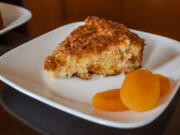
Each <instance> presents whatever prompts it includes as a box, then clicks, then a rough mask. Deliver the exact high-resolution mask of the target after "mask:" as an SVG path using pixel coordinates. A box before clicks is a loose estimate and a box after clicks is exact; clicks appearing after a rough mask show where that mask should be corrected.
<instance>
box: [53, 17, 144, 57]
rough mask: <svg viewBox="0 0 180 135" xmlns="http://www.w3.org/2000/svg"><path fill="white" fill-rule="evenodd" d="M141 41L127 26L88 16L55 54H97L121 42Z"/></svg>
mask: <svg viewBox="0 0 180 135" xmlns="http://www.w3.org/2000/svg"><path fill="white" fill-rule="evenodd" d="M127 40H129V41H130V42H141V43H143V42H144V41H143V40H142V39H140V38H139V37H138V36H137V35H136V34H134V33H132V32H130V31H129V30H128V28H127V27H126V26H124V25H123V24H119V23H116V22H112V21H107V20H105V19H102V18H98V17H94V16H93V17H88V18H86V19H85V25H82V26H80V27H78V28H77V29H75V30H74V31H73V32H71V33H70V35H69V36H68V37H67V38H66V39H65V40H64V41H63V42H62V43H60V44H59V45H58V47H57V49H56V51H55V54H58V53H60V52H62V53H66V54H70V55H81V54H82V53H92V54H97V53H101V52H102V51H104V50H106V49H108V48H109V47H110V46H112V45H113V46H114V45H117V44H119V43H120V42H125V41H127Z"/></svg>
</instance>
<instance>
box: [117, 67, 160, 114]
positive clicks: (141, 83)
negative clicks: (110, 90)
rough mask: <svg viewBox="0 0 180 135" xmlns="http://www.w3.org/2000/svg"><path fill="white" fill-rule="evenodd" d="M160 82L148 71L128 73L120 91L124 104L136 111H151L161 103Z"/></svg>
mask: <svg viewBox="0 0 180 135" xmlns="http://www.w3.org/2000/svg"><path fill="white" fill-rule="evenodd" d="M159 96H160V81H159V79H158V77H157V76H155V75H153V74H152V72H151V71H148V70H134V71H132V72H130V73H128V74H127V75H126V77H125V79H124V81H123V84H122V88H121V90H120V98H121V101H122V102H123V104H124V105H125V106H126V107H127V108H129V109H131V110H135V111H146V110H150V109H152V108H153V107H155V105H156V104H157V103H158V101H159Z"/></svg>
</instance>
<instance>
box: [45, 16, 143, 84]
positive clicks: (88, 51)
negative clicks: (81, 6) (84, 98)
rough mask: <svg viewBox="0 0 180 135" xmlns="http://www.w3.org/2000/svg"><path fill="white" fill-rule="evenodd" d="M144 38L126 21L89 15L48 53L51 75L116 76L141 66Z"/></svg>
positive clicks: (47, 69) (47, 67) (48, 69)
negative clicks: (51, 52) (124, 23)
mask: <svg viewBox="0 0 180 135" xmlns="http://www.w3.org/2000/svg"><path fill="white" fill-rule="evenodd" d="M143 49H144V40H143V39H141V38H140V37H139V36H138V35H137V34H135V33H133V32H131V31H130V30H129V29H128V28H127V27H126V26H124V25H123V24H119V23H116V22H112V21H109V20H105V19H103V18H98V17H94V16H93V17H87V18H86V19H85V24H84V25H82V26H79V27H78V28H76V29H75V30H74V31H72V32H71V33H70V35H69V36H68V37H66V39H65V40H64V41H63V42H61V43H60V44H59V45H58V46H57V48H56V49H55V50H54V52H53V54H52V55H50V56H48V57H47V58H46V60H45V62H44V70H45V71H47V73H48V75H49V77H55V78H56V77H71V76H73V75H75V76H77V77H79V78H81V79H83V80H89V79H91V74H98V75H101V76H112V75H117V74H121V73H127V72H130V71H132V70H134V69H137V68H140V67H141V61H142V54H143Z"/></svg>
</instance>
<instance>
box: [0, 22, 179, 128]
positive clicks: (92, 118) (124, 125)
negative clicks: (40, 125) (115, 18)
mask: <svg viewBox="0 0 180 135" xmlns="http://www.w3.org/2000/svg"><path fill="white" fill-rule="evenodd" d="M76 23H77V24H78V23H82V22H74V23H70V24H66V25H63V26H68V25H72V24H76ZM63 26H61V27H63ZM61 27H59V28H57V29H54V30H52V31H50V32H48V33H45V34H43V35H41V36H39V37H37V38H35V39H32V40H30V41H28V42H26V43H24V44H22V45H20V46H18V47H16V48H15V49H12V50H10V51H8V52H7V53H5V54H3V55H2V56H1V57H0V60H2V59H3V58H4V57H6V56H7V57H8V55H9V54H10V53H12V52H13V51H16V50H18V49H19V48H21V47H24V46H25V45H26V44H28V43H29V42H32V41H34V40H36V39H38V38H42V37H44V36H45V35H48V34H49V33H51V32H55V31H56V30H59V29H60V28H61ZM133 31H135V32H141V33H145V34H151V33H147V32H142V31H137V30H133ZM153 35H155V36H160V35H156V34H153ZM160 37H163V36H160ZM163 38H167V37H163ZM167 39H169V40H172V41H176V40H174V39H170V38H167ZM176 42H177V43H178V41H176ZM0 80H2V81H3V82H5V83H6V84H8V85H9V86H11V87H13V88H15V89H16V90H18V91H19V92H21V93H23V94H25V95H28V96H30V97H32V98H34V99H36V100H38V101H40V102H42V103H45V104H47V105H50V106H52V107H54V108H56V109H58V110H61V111H64V112H66V113H69V114H71V115H74V116H77V117H79V118H82V119H85V120H88V121H91V122H94V123H98V124H101V125H105V126H109V127H114V128H122V129H132V128H138V127H142V126H145V125H147V124H149V123H151V122H152V121H154V120H155V119H157V118H158V117H159V116H160V115H161V113H162V112H164V110H165V109H166V108H167V106H168V104H169V103H170V102H168V103H166V104H165V107H164V109H163V111H162V112H161V113H159V114H158V115H157V116H156V117H154V118H153V119H151V120H149V121H146V122H142V121H140V122H136V126H135V125H134V123H120V122H116V121H113V120H106V119H103V118H99V117H96V116H91V115H89V114H85V113H83V112H80V111H77V110H75V109H72V108H71V107H67V106H64V105H62V104H58V103H56V102H54V101H51V100H50V99H47V98H45V97H42V96H40V95H38V94H35V93H33V92H31V91H29V90H28V89H25V88H23V87H21V86H19V85H17V84H15V83H14V82H12V81H10V80H8V79H7V78H6V77H4V76H3V75H2V74H1V73H0ZM179 84H180V80H178V82H177V85H176V87H175V88H174V89H175V90H174V93H173V94H172V95H171V97H170V99H169V100H170V101H171V100H172V98H173V97H174V95H175V94H176V93H177V90H178V88H179Z"/></svg>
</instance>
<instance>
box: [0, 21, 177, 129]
mask: <svg viewBox="0 0 180 135" xmlns="http://www.w3.org/2000/svg"><path fill="white" fill-rule="evenodd" d="M81 24H82V22H77V23H72V24H68V25H65V26H63V27H60V28H58V29H56V30H53V31H51V32H49V33H47V34H44V35H42V36H40V37H38V38H36V39H34V40H31V41H29V42H27V43H25V44H23V45H21V46H19V47H17V48H15V49H13V50H11V51H9V52H8V53H6V54H4V55H3V56H1V57H0V80H2V81H3V82H5V83H7V84H8V85H10V86H11V87H14V88H15V89H17V90H18V91H20V92H22V93H24V94H26V95H29V96H31V97H33V98H35V99H37V100H39V101H41V102H43V103H45V104H48V105H50V106H53V107H55V108H57V109H59V110H62V111H65V112H67V113H70V114H72V115H75V116H78V117H80V118H83V119H86V120H89V121H92V122H95V123H99V124H102V125H106V126H110V127H116V128H137V127H140V126H144V125H146V124H148V123H150V122H152V121H153V120H154V119H156V118H157V117H158V116H159V115H160V114H161V113H162V112H163V111H164V110H165V109H166V107H167V105H168V104H169V103H170V101H171V100H172V99H173V97H174V95H175V94H176V92H177V89H178V87H179V84H180V68H179V67H180V43H179V42H177V41H175V40H172V39H169V38H165V37H162V36H158V35H154V34H149V33H145V32H140V31H135V30H133V31H134V32H135V33H137V34H138V35H139V36H140V37H142V38H144V39H145V41H146V44H147V45H146V46H145V50H144V56H143V66H142V67H143V68H146V69H150V70H152V71H153V72H155V73H161V74H163V75H165V76H167V77H169V78H170V79H171V89H172V90H171V91H170V92H169V93H168V94H167V95H166V96H164V97H163V98H161V100H160V102H159V104H158V105H157V107H155V108H154V109H152V110H150V111H147V112H134V111H124V112H104V111H98V110H95V109H94V108H93V106H92V104H91V100H92V97H93V95H94V94H95V93H96V92H99V91H104V90H107V89H113V88H120V87H121V83H122V81H123V78H124V76H114V77H105V78H98V77H94V78H93V79H92V80H89V81H84V80H80V79H78V78H75V77H73V78H69V79H49V78H48V77H47V75H46V74H45V73H44V72H43V62H44V59H45V58H46V56H48V55H50V54H51V53H52V51H53V50H54V49H55V48H56V46H57V44H58V43H59V42H61V41H62V40H63V39H64V38H65V37H66V36H67V35H68V34H69V33H70V32H71V31H72V30H73V29H74V28H76V27H78V26H79V25H81Z"/></svg>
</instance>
